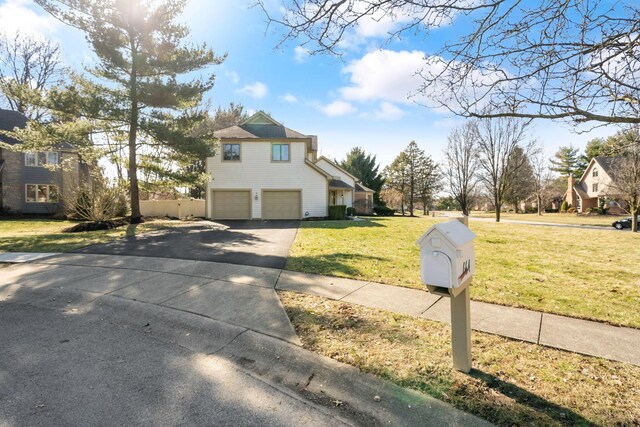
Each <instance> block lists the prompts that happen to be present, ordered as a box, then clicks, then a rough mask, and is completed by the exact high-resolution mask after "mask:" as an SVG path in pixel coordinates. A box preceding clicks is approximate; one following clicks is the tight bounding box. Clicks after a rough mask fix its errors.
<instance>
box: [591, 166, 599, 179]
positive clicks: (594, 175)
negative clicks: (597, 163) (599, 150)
mask: <svg viewBox="0 0 640 427" xmlns="http://www.w3.org/2000/svg"><path fill="white" fill-rule="evenodd" d="M591 176H592V177H594V178H596V177H597V176H598V169H596V168H594V169H593V173H592V174H591Z"/></svg>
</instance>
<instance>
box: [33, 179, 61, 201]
mask: <svg viewBox="0 0 640 427" xmlns="http://www.w3.org/2000/svg"><path fill="white" fill-rule="evenodd" d="M26 187H27V188H26V189H27V192H26V194H25V200H26V201H27V202H29V203H58V200H59V199H58V187H57V186H56V185H48V184H27V185H26Z"/></svg>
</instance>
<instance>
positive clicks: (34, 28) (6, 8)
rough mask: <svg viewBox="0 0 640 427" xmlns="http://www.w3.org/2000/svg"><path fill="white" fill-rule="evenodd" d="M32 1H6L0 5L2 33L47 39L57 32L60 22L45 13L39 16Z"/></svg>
mask: <svg viewBox="0 0 640 427" xmlns="http://www.w3.org/2000/svg"><path fill="white" fill-rule="evenodd" d="M33 4H34V3H33V1H31V0H6V1H5V2H4V3H2V4H1V5H0V22H1V23H2V24H1V25H0V32H1V33H4V34H8V35H12V34H15V33H18V32H20V33H21V34H28V35H30V36H36V37H45V36H46V35H49V34H52V33H54V32H56V30H57V29H58V27H59V26H60V22H59V21H58V20H56V19H55V18H54V17H53V16H51V15H49V14H47V13H44V12H43V14H42V15H39V14H38V13H36V12H35V11H34V10H33V9H31V6H33Z"/></svg>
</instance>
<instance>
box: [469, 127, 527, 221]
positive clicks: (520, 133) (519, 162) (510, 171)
mask: <svg viewBox="0 0 640 427" xmlns="http://www.w3.org/2000/svg"><path fill="white" fill-rule="evenodd" d="M528 126H529V122H528V121H525V120H523V119H519V118H514V117H498V118H494V119H482V120H480V122H479V125H478V142H477V149H478V155H479V157H480V171H481V174H480V177H481V180H482V182H483V183H484V185H485V187H486V190H487V191H488V193H489V194H490V195H491V198H492V201H493V204H494V206H495V209H496V222H500V210H501V209H502V206H503V205H504V202H505V198H506V196H507V193H508V191H509V188H510V187H509V186H510V185H511V184H512V183H513V180H514V179H515V177H516V176H517V174H518V172H519V170H520V169H521V168H522V167H523V165H524V164H525V160H526V158H527V157H528V156H529V155H530V154H532V153H533V152H534V149H535V141H533V140H529V139H528V135H527V129H528ZM518 149H522V153H523V155H522V156H514V153H515V152H516V150H518Z"/></svg>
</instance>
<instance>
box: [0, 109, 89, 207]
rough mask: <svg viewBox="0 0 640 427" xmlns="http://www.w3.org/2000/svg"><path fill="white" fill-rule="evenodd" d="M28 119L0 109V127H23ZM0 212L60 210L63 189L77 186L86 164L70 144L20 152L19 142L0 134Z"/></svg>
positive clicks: (2, 128)
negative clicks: (37, 150)
mask: <svg viewBox="0 0 640 427" xmlns="http://www.w3.org/2000/svg"><path fill="white" fill-rule="evenodd" d="M27 120H28V119H27V118H26V117H25V116H24V115H22V114H20V113H18V112H16V111H11V110H2V109H0V130H6V131H12V130H13V129H14V128H16V127H18V128H24V127H25V126H26V124H27ZM0 141H1V142H3V143H5V144H7V145H8V146H9V147H7V146H6V145H5V146H0V212H5V213H22V214H53V213H57V212H59V211H61V209H62V202H61V200H62V196H63V194H64V192H65V191H70V189H71V188H76V187H77V186H78V184H79V183H80V182H82V180H83V179H86V177H87V176H88V166H87V165H86V164H85V163H84V162H83V161H82V160H81V159H80V157H79V156H78V154H77V153H76V152H74V150H73V147H72V146H71V145H69V144H63V145H62V146H60V147H58V148H57V149H55V150H52V151H47V152H37V153H23V152H21V151H18V150H15V149H14V148H17V147H18V146H19V144H20V141H17V140H15V139H13V138H9V137H7V136H4V135H1V134H0Z"/></svg>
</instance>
